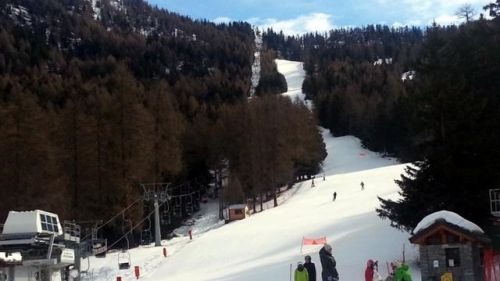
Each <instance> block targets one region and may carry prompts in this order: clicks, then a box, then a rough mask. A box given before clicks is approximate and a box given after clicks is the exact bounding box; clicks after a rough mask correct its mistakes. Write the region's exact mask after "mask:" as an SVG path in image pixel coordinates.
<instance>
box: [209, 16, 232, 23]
mask: <svg viewBox="0 0 500 281" xmlns="http://www.w3.org/2000/svg"><path fill="white" fill-rule="evenodd" d="M212 21H213V22H215V23H217V24H218V23H229V22H232V21H233V20H232V19H231V18H228V17H218V18H215V19H213V20H212Z"/></svg>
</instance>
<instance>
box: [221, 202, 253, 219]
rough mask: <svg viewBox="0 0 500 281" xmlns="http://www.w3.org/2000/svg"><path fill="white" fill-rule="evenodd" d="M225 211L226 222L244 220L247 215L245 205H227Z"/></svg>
mask: <svg viewBox="0 0 500 281" xmlns="http://www.w3.org/2000/svg"><path fill="white" fill-rule="evenodd" d="M226 210H227V212H226V213H227V216H226V222H231V221H235V220H242V219H245V218H246V217H247V216H248V214H249V212H248V207H247V205H246V204H235V205H229V207H227V209H226Z"/></svg>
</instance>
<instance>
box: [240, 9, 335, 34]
mask: <svg viewBox="0 0 500 281" xmlns="http://www.w3.org/2000/svg"><path fill="white" fill-rule="evenodd" d="M331 18H332V16H331V15H330V14H325V13H311V14H308V15H302V16H298V17H296V18H293V19H285V20H277V19H274V18H267V19H260V18H251V19H247V21H248V22H249V23H251V24H252V25H256V26H258V27H259V28H261V29H267V28H269V27H271V28H272V29H273V30H274V31H280V30H281V31H283V33H285V34H287V35H296V34H304V33H307V32H316V31H317V32H325V31H328V30H331V29H333V28H335V25H334V24H333V22H332V20H331Z"/></svg>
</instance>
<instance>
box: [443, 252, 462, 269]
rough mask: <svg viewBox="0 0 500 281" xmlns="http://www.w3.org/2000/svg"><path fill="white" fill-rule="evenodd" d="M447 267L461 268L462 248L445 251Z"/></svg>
mask: <svg viewBox="0 0 500 281" xmlns="http://www.w3.org/2000/svg"><path fill="white" fill-rule="evenodd" d="M445 255H446V267H448V268H450V267H459V266H460V248H447V249H445Z"/></svg>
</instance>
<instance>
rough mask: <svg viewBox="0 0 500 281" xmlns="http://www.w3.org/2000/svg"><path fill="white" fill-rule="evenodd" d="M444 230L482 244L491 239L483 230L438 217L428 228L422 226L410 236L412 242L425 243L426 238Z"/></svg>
mask: <svg viewBox="0 0 500 281" xmlns="http://www.w3.org/2000/svg"><path fill="white" fill-rule="evenodd" d="M442 230H446V231H448V232H450V233H453V234H455V235H458V236H462V237H464V238H466V239H467V240H470V241H473V242H480V243H482V244H488V243H490V242H491V240H490V239H489V238H488V236H486V235H485V234H484V233H482V232H478V231H471V230H469V229H466V228H463V227H460V226H458V225H455V224H452V223H450V222H448V221H446V220H445V219H438V220H436V221H435V222H434V223H432V224H431V225H429V226H427V227H426V228H421V229H420V230H419V231H418V232H417V233H415V234H414V235H413V236H412V237H410V239H409V240H410V242H411V243H413V244H424V240H425V238H427V237H429V236H431V235H433V234H435V233H439V232H440V231H442Z"/></svg>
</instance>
